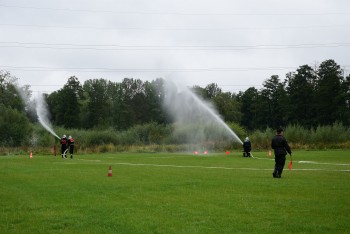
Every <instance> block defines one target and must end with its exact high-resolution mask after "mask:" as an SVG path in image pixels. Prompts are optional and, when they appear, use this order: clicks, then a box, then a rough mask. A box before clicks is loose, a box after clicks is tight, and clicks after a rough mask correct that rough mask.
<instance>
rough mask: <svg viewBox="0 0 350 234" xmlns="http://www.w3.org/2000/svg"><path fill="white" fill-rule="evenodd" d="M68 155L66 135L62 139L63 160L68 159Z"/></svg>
mask: <svg viewBox="0 0 350 234" xmlns="http://www.w3.org/2000/svg"><path fill="white" fill-rule="evenodd" d="M66 153H67V137H66V135H63V136H62V138H61V155H62V158H67V156H66Z"/></svg>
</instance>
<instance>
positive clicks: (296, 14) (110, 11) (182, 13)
mask: <svg viewBox="0 0 350 234" xmlns="http://www.w3.org/2000/svg"><path fill="white" fill-rule="evenodd" d="M0 7H3V8H18V9H27V10H44V11H61V12H62V11H63V12H80V13H112V14H123V15H130V14H135V15H188V16H202V15H203V16H215V15H216V16H302V15H304V16H314V15H318V16H319V15H349V14H350V12H346V11H343V12H339V11H338V12H302V13H297V12H280V13H276V12H273V13H271V12H267V13H266V12H257V13H251V12H250V13H237V12H219V13H208V12H187V13H186V12H147V11H113V10H91V9H72V8H53V7H33V6H19V5H6V4H0Z"/></svg>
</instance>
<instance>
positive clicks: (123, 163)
mask: <svg viewBox="0 0 350 234" xmlns="http://www.w3.org/2000/svg"><path fill="white" fill-rule="evenodd" d="M78 160H80V161H88V162H101V160H91V159H78ZM297 162H298V163H308V164H312V163H314V164H322V165H324V164H326V165H337V166H339V165H340V166H350V164H331V163H317V162H312V161H297ZM55 164H75V163H74V162H67V161H63V162H55ZM109 164H115V165H127V166H151V167H173V168H200V169H222V170H250V171H270V170H272V169H264V168H248V167H204V166H183V165H171V164H146V163H127V162H122V163H109ZM292 170H293V171H336V172H350V169H349V170H346V169H343V170H342V169H340V170H332V169H322V168H293V169H292Z"/></svg>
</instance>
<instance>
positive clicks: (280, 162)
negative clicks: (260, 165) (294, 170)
mask: <svg viewBox="0 0 350 234" xmlns="http://www.w3.org/2000/svg"><path fill="white" fill-rule="evenodd" d="M285 163H286V155H276V156H275V169H274V171H273V175H274V177H277V178H280V177H281V175H282V172H283V168H284V165H285Z"/></svg>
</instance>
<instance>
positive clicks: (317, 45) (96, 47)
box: [0, 42, 350, 51]
mask: <svg viewBox="0 0 350 234" xmlns="http://www.w3.org/2000/svg"><path fill="white" fill-rule="evenodd" d="M6 44H8V45H6ZM348 46H350V43H347V42H345V43H344V42H340V43H309V44H294V45H293V44H289V45H247V46H244V45H227V46H225V45H220V46H215V45H203V46H200V45H198V46H197V45H83V44H50V43H21V42H0V48H22V49H55V50H102V51H103V50H110V51H118V50H120V51H123V50H128V51H137V50H141V51H148V50H159V51H163V50H176V51H179V50H185V51H196V50H201V51H202V50H203V51H206V50H252V49H259V50H275V49H300V48H303V49H307V48H334V47H348Z"/></svg>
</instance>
